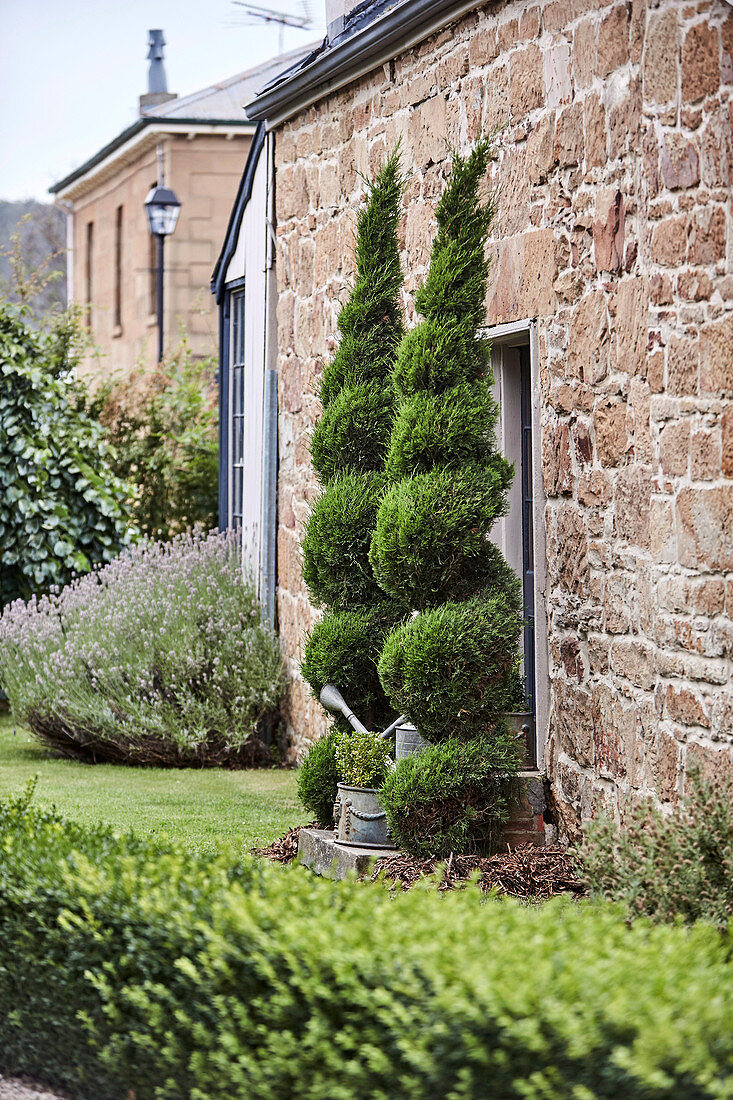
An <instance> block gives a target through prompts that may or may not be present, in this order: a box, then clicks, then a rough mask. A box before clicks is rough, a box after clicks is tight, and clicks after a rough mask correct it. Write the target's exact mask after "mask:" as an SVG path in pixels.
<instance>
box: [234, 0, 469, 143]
mask: <svg viewBox="0 0 733 1100" xmlns="http://www.w3.org/2000/svg"><path fill="white" fill-rule="evenodd" d="M479 6H480V0H406V2H405V3H402V4H397V5H395V6H394V7H392V8H390V9H389V10H388V11H387V12H385V13H384V15H382V16H380V17H379V18H378V19H375V20H374V22H373V23H369V24H367V26H365V27H364V28H363V30H359V31H356V32H355V33H354V34H352V35H350V36H349V37H347V38H345V39H344V41H343V42H336V44H335V45H333V46H332V47H331V48H330V49H327V50H325V51H324V52H323V53H322V54H320V55H319V56H318V57H317V58H316V59H315V60H314V61H312V62H311V64H310V65H307V66H306V67H305V68H303V69H299V70H296V71H295V72H293V73H292V75H291V76H289V77H286V79H285V80H283V81H282V83H280V84H276V85H275V86H274V87H271V88H267V89H265V90H264V91H263V92H261V93H260V95H258V96H257V98H256V99H254V100H253V101H252V102H251V103H248V104H247V106H246V107H245V110H246V112H247V117H248V118H250V119H253V120H256V121H257V122H260V121H265V122H266V123H267V128H268V130H271V129H273V128H274V127H275V126H278V125H279V124H280V123H281V122H284V121H285V120H286V119H288V118H292V116H293V115H295V114H297V113H298V112H299V111H301V110H303V109H304V108H306V107H310V106H311V105H312V104H313V103H315V102H316V100H318V99H321V98H322V97H323V96H324V95H327V94H329V93H330V92H334V91H336V90H337V89H338V88H342V87H343V86H344V84H349V83H350V82H351V81H352V80H354V79H357V78H358V77H359V76H362V75H363V74H364V73H367V72H369V71H370V70H371V69H375V68H377V66H379V65H384V64H385V63H386V62H388V61H390V60H392V58H393V57H394V56H395V54H397V53H400V52H401V51H402V50H406V49H409V48H410V47H411V46H414V45H416V44H417V43H419V42H423V41H424V40H425V39H426V38H427V37H428V36H429V35H431V34H433V33H434V32H435V31H437V30H440V29H441V28H442V27H444V26H445V25H446V24H447V23H451V22H453V21H454V20H455V19H459V18H460V17H461V16H462V15H465V14H466V13H467V12H470V11H473V10H474V9H475V8H477V7H479Z"/></svg>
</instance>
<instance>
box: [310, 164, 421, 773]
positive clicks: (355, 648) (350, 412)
mask: <svg viewBox="0 0 733 1100" xmlns="http://www.w3.org/2000/svg"><path fill="white" fill-rule="evenodd" d="M402 186H403V179H402V172H401V168H400V154H399V150H398V149H397V150H395V152H394V153H393V154H392V156H391V157H390V158H389V160H388V161H387V163H386V164H385V165H384V167H383V168H382V169H381V170H380V171H379V172H378V173H377V175H376V177H375V179H374V180H373V182H372V183H370V184H369V185H368V189H367V196H366V202H365V204H364V206H363V207H362V209H361V210H360V212H359V215H358V218H357V226H356V230H357V232H356V281H355V284H354V287H353V289H352V292H351V295H350V297H349V299H348V301H347V302H346V303H345V305H344V306H343V308H342V309H341V312H340V314H339V318H338V327H339V331H340V334H341V343H340V345H339V347H338V350H337V351H336V354H335V355H334V357H333V358H332V359H331V361H330V362H329V363H327V364H326V365H325V367H324V370H323V374H322V376H321V385H320V392H319V396H320V399H321V403H322V405H323V416H322V418H321V420H320V422H319V423H318V425H317V427H316V428H315V430H314V433H313V439H312V443H311V459H312V462H313V466H314V468H315V471H316V473H317V475H318V478H319V480H320V482H321V485H322V486H323V492H322V494H321V496H320V497H319V498H318V500H317V501H316V502H315V504H314V506H313V509H312V511H311V515H310V517H309V520H308V525H307V529H306V533H305V537H304V540H303V579H304V581H305V583H306V586H307V588H308V590H309V592H310V595H311V598H312V600H313V602H314V603H315V604H317V605H318V606H319V607H323V608H325V609H326V615H325V616H324V618H323V619H322V620H321V621H320V622H319V623H318V624H317V625H316V626H315V627H314V628H313V630H312V631H311V633H310V635H309V637H308V638H307V639H306V644H305V654H304V660H303V663H302V666H301V670H302V673H303V677H304V679H305V680H306V681H307V682H308V683H309V684H310V687H311V690H312V691H313V694H314V695H315V696H316V697H318V695H319V693H320V691H321V688H322V687H323V685H324V684H325V683H327V682H329V681H332V682H334V683H336V684H337V685H338V687H339V689H340V690H341V691H342V693H343V695H344V697H345V698H346V700H347V701H348V703H349V705H350V706H351V707H353V708H354V710H355V712H356V713H357V714H358V715H359V717H360V718H361V719H362V721H364V722H366V723H367V725H369V726H371V727H372V728H376V727H378V726H380V725H382V724H383V723H384V724H386V723H388V722H389V721H390V720H391V719H392V718H394V717H395V713H394V711H393V709H392V706H391V704H390V702H389V700H388V699H387V696H386V695H385V692H384V689H383V687H382V685H381V683H380V680H379V676H378V674H377V660H378V658H379V655H380V652H381V649H382V645H383V642H384V639H385V637H386V636H387V634H388V633H389V632H390V631H391V630H393V629H394V627H395V626H396V625H398V623H399V622H400V621H401V619H402V618H404V614H405V612H404V609H403V608H402V607H401V605H400V604H398V603H396V602H394V601H393V600H391V599H390V598H389V597H385V594H384V592H383V591H382V589H381V588H380V586H379V585H378V584H377V581H376V579H375V577H374V574H373V572H372V568H371V565H370V562H369V547H370V544H371V537H372V533H373V531H374V525H375V522H376V515H377V509H378V507H379V503H380V501H381V498H382V496H383V494H384V487H385V479H384V461H385V458H386V454H387V449H388V446H389V440H390V435H391V431H392V422H393V419H394V390H393V385H392V370H393V368H394V364H395V358H396V355H397V348H398V347H399V344H400V340H401V338H402V335H403V322H402V314H401V309H400V290H401V286H402V270H401V267H400V259H399V245H398V239H397V227H398V222H399V207H400V196H401V194H402ZM337 725H340V726H341V727H342V728H346V729H348V728H349V727H348V726H345V724H344V722H343V720H342V719H337ZM320 751H322V752H323V751H325V750H320Z"/></svg>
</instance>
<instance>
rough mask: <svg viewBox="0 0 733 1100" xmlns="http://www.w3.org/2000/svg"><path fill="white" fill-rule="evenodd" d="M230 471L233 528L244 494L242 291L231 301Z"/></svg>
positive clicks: (238, 520)
mask: <svg viewBox="0 0 733 1100" xmlns="http://www.w3.org/2000/svg"><path fill="white" fill-rule="evenodd" d="M229 392H230V410H231V412H230V432H231V435H230V456H231V457H230V468H231V472H232V474H231V490H230V492H231V504H230V515H231V522H232V527H241V526H242V512H243V503H244V498H243V493H244V288H242V289H241V290H239V291H237V292H236V293H235V294H232V298H231V382H230V390H229Z"/></svg>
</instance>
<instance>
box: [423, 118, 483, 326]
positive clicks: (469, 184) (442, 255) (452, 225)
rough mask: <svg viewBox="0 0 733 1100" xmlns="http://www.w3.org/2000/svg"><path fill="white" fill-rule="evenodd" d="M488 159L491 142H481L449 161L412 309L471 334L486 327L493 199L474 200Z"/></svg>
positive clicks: (481, 140)
mask: <svg viewBox="0 0 733 1100" xmlns="http://www.w3.org/2000/svg"><path fill="white" fill-rule="evenodd" d="M491 159H492V153H491V143H490V141H489V139H488V138H481V139H480V140H479V141H478V142H477V143H476V145H475V146H474V147H473V150H472V152H471V153H470V155H469V156H467V157H459V156H454V157H453V165H452V169H451V174H450V178H449V180H448V183H447V185H446V188H445V191H444V192H443V195H442V197H441V199H440V202H439V203H438V208H437V210H436V212H435V216H436V219H437V222H438V232H437V234H436V236H435V240H434V241H433V248H432V252H431V256H430V268H429V270H428V274H427V278H426V280H425V282H424V284H423V286H422V287H420V289H419V290H418V292H417V294H416V295H415V307H416V309H417V311H418V313H421V314H422V315H423V316H424V317H427V318H428V319H432V318H437V319H439V320H441V321H444V320H446V319H447V318H452V319H455V320H460V322H461V323H463V324H464V325H465V326H466V328H467V329H471V330H472V331H475V330H476V329H477V328H478V327H479V326H480V325H482V324H483V323H484V317H485V306H484V300H485V297H486V280H487V278H488V275H489V261H488V259H487V256H486V252H485V245H486V241H487V239H488V236H489V229H490V226H491V222H492V219H493V217H494V202H493V198H489V200H488V201H487V202H485V203H480V202H479V201H478V195H479V189H480V187H481V184H482V182H483V180H484V176H485V175H486V169H487V168H488V166H489V162H490V161H491Z"/></svg>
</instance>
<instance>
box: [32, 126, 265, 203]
mask: <svg viewBox="0 0 733 1100" xmlns="http://www.w3.org/2000/svg"><path fill="white" fill-rule="evenodd" d="M254 131H255V125H254V123H252V122H249V121H248V120H247V119H241V120H240V119H200V118H171V119H167V118H156V117H155V116H150V117H146V118H139V119H137V120H136V121H135V122H133V124H132V125H131V126H128V127H127V129H126V130H123V131H122V133H120V134H118V135H117V137H116V138H115V139H114V140H113V141H110V142H109V143H108V144H107V145H105V146H103V148H102V149H100V150H99V152H98V153H95V154H94V156H93V157H90V158H89V160H87V161H85V163H84V164H82V165H81V167H79V168H77V169H75V170H74V171H73V172H71V173H70V174H69V175H68V176H64V178H63V179H62V180H59V182H58V183H54V184H53V185H52V186H51V187H49V191H50V192H51V193H52V194H54V195H56V197H57V199H64V200H66V201H72V202H73V201H75V200H76V199H79V198H82V197H83V195H84V194H86V192H88V191H90V190H91V189H92V188H93V187H96V186H97V185H98V184H100V183H103V182H104V181H105V180H106V179H108V178H109V177H110V176H111V175H113V174H114V173H115V172H117V171H118V170H119V169H120V168H122V167H125V166H126V165H127V164H129V163H131V162H132V161H133V160H135V159H137V158H138V157H139V156H140V154H141V153H143V152H146V151H147V149H148V148H151V147H152V146H153V145H155V144H156V142H158V141H159V140H160V138H161V137H163V136H165V135H170V134H176V133H184V134H186V135H188V134H190V135H192V136H196V135H198V134H213V133H217V134H224V135H227V134H231V135H234V134H241V133H244V134H252V133H254Z"/></svg>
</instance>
